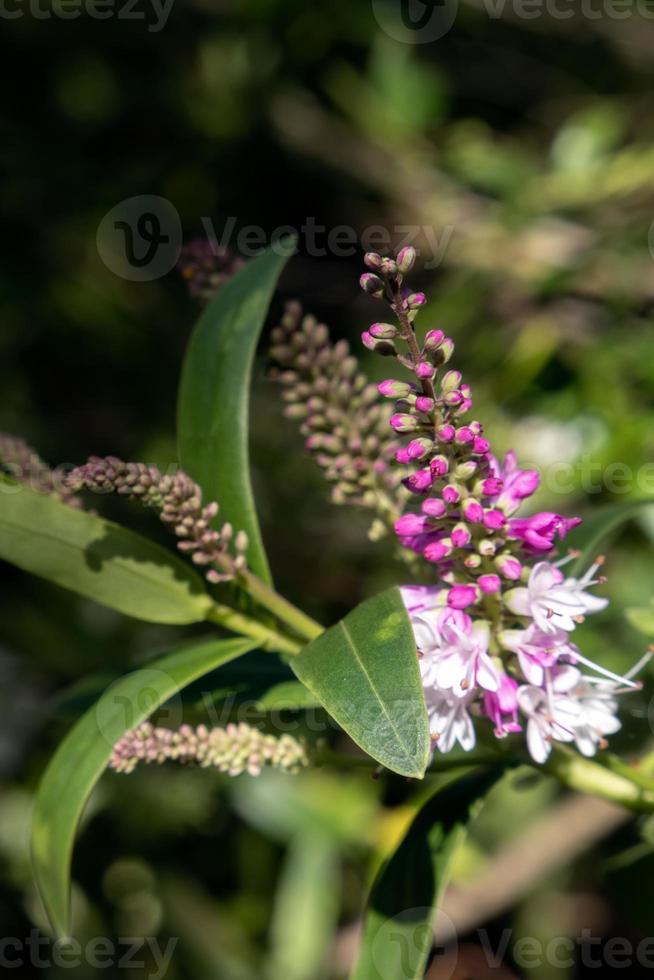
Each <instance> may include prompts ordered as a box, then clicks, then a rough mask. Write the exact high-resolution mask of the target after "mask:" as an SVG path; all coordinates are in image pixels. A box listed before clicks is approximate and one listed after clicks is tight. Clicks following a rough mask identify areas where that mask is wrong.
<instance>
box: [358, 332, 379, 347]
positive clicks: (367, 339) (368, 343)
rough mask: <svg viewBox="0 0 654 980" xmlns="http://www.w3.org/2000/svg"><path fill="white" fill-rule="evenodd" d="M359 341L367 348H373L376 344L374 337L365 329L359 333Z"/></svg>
mask: <svg viewBox="0 0 654 980" xmlns="http://www.w3.org/2000/svg"><path fill="white" fill-rule="evenodd" d="M361 343H362V344H363V346H364V347H367V348H368V350H374V349H375V347H376V346H377V342H376V340H375V338H374V337H373V335H372V334H371V333H369V332H368V331H367V330H364V331H363V333H362V334H361Z"/></svg>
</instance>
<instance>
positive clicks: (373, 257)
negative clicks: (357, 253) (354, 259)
mask: <svg viewBox="0 0 654 980" xmlns="http://www.w3.org/2000/svg"><path fill="white" fill-rule="evenodd" d="M363 261H364V262H365V264H366V265H367V266H368V268H369V269H373V270H375V271H376V270H377V269H381V264H382V257H381V255H380V254H379V253H378V252H366V254H365V255H364V256H363Z"/></svg>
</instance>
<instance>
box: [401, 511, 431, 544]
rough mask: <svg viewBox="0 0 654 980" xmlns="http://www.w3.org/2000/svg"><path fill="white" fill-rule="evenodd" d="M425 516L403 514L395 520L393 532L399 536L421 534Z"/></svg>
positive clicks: (423, 528)
mask: <svg viewBox="0 0 654 980" xmlns="http://www.w3.org/2000/svg"><path fill="white" fill-rule="evenodd" d="M425 524H426V521H425V518H424V517H420V515H419V514H403V515H402V517H399V518H398V519H397V520H396V521H395V525H394V527H395V533H396V534H397V535H399V537H401V538H406V537H411V536H412V535H414V534H422V533H423V531H424V530H425Z"/></svg>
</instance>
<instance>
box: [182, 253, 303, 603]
mask: <svg viewBox="0 0 654 980" xmlns="http://www.w3.org/2000/svg"><path fill="white" fill-rule="evenodd" d="M292 246H293V242H292V240H291V239H285V240H284V241H283V242H280V243H279V245H278V246H277V247H276V251H272V250H271V249H269V250H268V251H266V252H264V253H263V254H262V255H260V256H259V257H258V258H256V259H254V260H252V261H251V262H249V263H248V264H247V265H246V266H245V267H244V268H243V269H241V270H240V271H239V272H238V273H237V274H236V275H235V276H234V278H233V279H230V281H229V282H228V283H226V284H225V285H224V286H222V287H221V289H220V290H219V292H218V293H217V294H216V296H214V298H213V299H212V300H211V302H210V303H209V305H208V306H207V308H206V310H205V311H204V312H203V314H202V316H201V317H200V320H199V321H198V324H197V326H196V328H195V330H194V332H193V335H192V336H191V340H190V342H189V345H188V349H187V352H186V357H185V359H184V366H183V369H182V377H181V382H180V389H179V401H178V414H177V421H178V452H179V459H180V464H181V466H182V467H183V468H184V469H185V470H186V472H187V473H189V474H190V475H191V476H192V477H193V479H194V480H196V481H197V482H198V483H199V484H200V486H201V487H202V490H203V493H204V497H205V500H206V501H209V500H215V501H217V502H218V503H219V504H220V507H221V511H222V513H221V517H222V519H223V520H227V521H230V522H231V523H232V524H233V525H234V527H235V529H236V530H242V531H246V532H247V535H248V538H249V542H250V545H249V550H248V562H249V565H250V568H251V569H252V571H253V572H255V574H257V575H258V576H259V577H260V578H263V579H264V580H265V581H266V582H268V584H270V582H271V578H270V570H269V567H268V561H267V559H266V554H265V551H264V547H263V543H262V540H261V533H260V531H259V523H258V521H257V515H256V510H255V506H254V495H253V493H252V485H251V482H250V462H249V451H248V418H249V400H250V376H251V373H252V363H253V360H254V353H255V350H256V346H257V341H258V339H259V334H260V333H261V328H262V326H263V323H264V320H265V316H266V312H267V310H268V306H269V305H270V300H271V297H272V294H273V291H274V289H275V284H276V282H277V279H278V278H279V275H280V273H281V271H282V269H283V267H284V265H285V263H286V261H287V259H288V257H289V255H290V251H291V248H292ZM282 253H283V254H282ZM219 519H220V518H219Z"/></svg>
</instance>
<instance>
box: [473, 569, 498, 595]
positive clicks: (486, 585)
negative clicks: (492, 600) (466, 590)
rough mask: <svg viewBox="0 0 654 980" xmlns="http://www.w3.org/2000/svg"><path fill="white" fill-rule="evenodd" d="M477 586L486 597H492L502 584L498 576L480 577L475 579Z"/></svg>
mask: <svg viewBox="0 0 654 980" xmlns="http://www.w3.org/2000/svg"><path fill="white" fill-rule="evenodd" d="M477 585H478V586H479V588H480V589H481V591H482V592H484V593H485V594H486V595H494V594H495V593H496V592H499V591H500V589H501V588H502V583H501V581H500V577H499V575H492V574H491V575H480V576H479V578H478V579H477Z"/></svg>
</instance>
